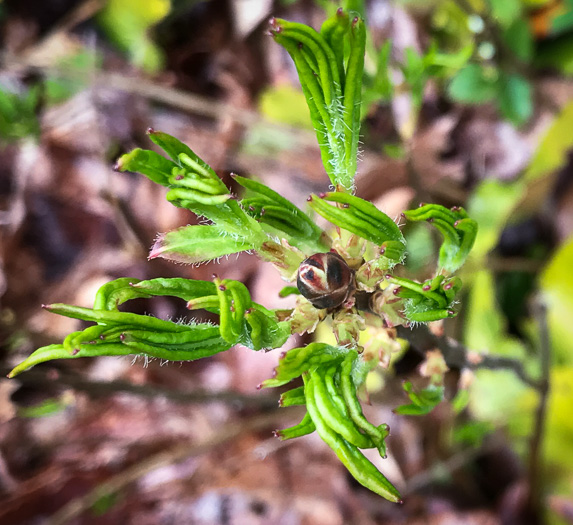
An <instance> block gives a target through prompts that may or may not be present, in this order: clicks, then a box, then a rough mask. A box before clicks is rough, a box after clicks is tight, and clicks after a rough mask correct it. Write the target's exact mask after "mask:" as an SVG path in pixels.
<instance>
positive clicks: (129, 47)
mask: <svg viewBox="0 0 573 525" xmlns="http://www.w3.org/2000/svg"><path fill="white" fill-rule="evenodd" d="M170 7H171V6H170V2H169V0H109V1H107V2H106V3H105V4H104V8H103V9H102V11H101V12H100V13H99V15H98V21H99V23H100V24H101V26H102V27H103V29H104V30H105V31H106V33H107V34H108V36H109V37H110V38H111V39H112V40H113V41H114V42H115V43H116V44H117V45H118V46H119V47H121V48H122V49H124V50H126V51H128V52H129V54H130V55H131V58H132V60H133V62H134V63H135V64H136V65H137V66H141V67H143V68H145V69H146V70H147V71H150V72H154V71H158V70H159V69H160V67H161V64H162V62H163V57H162V51H161V50H160V48H159V47H157V46H156V45H155V44H154V43H153V42H152V41H151V40H150V39H149V37H148V32H149V29H150V28H151V26H153V25H154V24H156V23H157V22H159V21H160V20H161V19H163V18H164V17H165V16H166V15H167V14H168V13H169V10H170Z"/></svg>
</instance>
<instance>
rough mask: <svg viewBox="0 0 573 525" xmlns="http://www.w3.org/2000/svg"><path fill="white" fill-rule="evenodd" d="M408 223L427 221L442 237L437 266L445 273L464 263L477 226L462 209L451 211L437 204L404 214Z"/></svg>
mask: <svg viewBox="0 0 573 525" xmlns="http://www.w3.org/2000/svg"><path fill="white" fill-rule="evenodd" d="M404 215H405V217H406V219H408V220H410V221H428V222H429V223H431V224H432V225H433V226H434V227H435V228H436V229H437V230H438V231H439V232H440V233H441V234H442V236H443V237H444V241H443V243H442V246H441V247H440V257H439V261H438V262H439V265H440V267H441V268H443V269H444V270H446V271H447V272H455V271H456V270H457V269H458V268H460V267H461V266H462V265H463V264H464V262H465V261H466V258H467V256H468V255H469V253H470V250H471V249H472V246H473V245H474V241H475V239H476V235H477V230H478V226H477V223H476V221H474V220H473V219H470V218H469V217H468V214H467V213H466V212H465V210H464V209H463V208H460V207H458V206H455V207H453V208H452V209H451V210H450V209H448V208H445V207H444V206H440V205H439V204H425V205H423V206H420V207H419V208H416V209H415V210H408V211H406V212H404Z"/></svg>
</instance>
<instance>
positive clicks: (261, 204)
mask: <svg viewBox="0 0 573 525" xmlns="http://www.w3.org/2000/svg"><path fill="white" fill-rule="evenodd" d="M233 178H234V179H235V180H236V181H237V182H238V183H239V184H240V185H241V186H243V187H244V188H247V189H248V190H250V191H251V192H253V193H255V194H256V195H257V197H256V198H254V199H249V198H247V199H243V201H242V202H241V204H242V206H243V207H244V209H245V210H247V212H248V213H250V215H251V216H252V217H254V218H256V219H257V220H258V221H259V222H260V223H263V224H266V225H268V226H271V227H273V228H274V229H276V230H278V231H280V232H282V233H285V234H287V236H288V240H289V243H290V244H291V245H292V246H296V247H297V248H300V249H302V250H307V251H309V252H312V253H314V252H323V251H327V250H329V249H330V245H331V241H330V238H329V237H328V235H327V234H326V233H325V232H324V231H322V229H321V228H319V227H318V226H317V225H316V224H315V223H314V221H312V220H311V218H310V217H309V216H308V215H307V214H306V213H304V212H303V211H302V210H300V209H299V208H297V207H296V206H295V205H294V204H292V203H291V202H290V201H289V200H287V199H285V198H284V197H281V196H280V195H279V194H278V193H277V192H275V191H273V190H271V189H270V188H269V187H268V186H265V185H264V184H262V183H260V182H257V181H254V180H252V179H246V178H244V177H240V176H238V175H234V176H233Z"/></svg>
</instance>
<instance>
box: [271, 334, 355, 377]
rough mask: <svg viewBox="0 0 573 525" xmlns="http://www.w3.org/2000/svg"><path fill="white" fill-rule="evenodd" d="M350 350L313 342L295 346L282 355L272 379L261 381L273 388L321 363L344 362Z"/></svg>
mask: <svg viewBox="0 0 573 525" xmlns="http://www.w3.org/2000/svg"><path fill="white" fill-rule="evenodd" d="M347 353H348V350H346V349H345V348H341V347H338V346H331V345H327V344H325V343H311V344H309V345H307V346H303V347H300V348H293V349H292V350H289V351H288V352H285V353H284V354H283V356H282V357H281V359H280V361H279V364H278V366H277V367H276V369H275V374H274V377H273V378H272V379H267V380H265V381H263V383H261V387H262V388H273V387H277V386H281V385H285V384H286V383H289V382H290V381H292V380H293V379H296V378H297V377H300V376H301V375H302V374H304V373H305V372H307V371H308V370H310V369H311V368H314V367H316V366H319V365H324V364H332V363H336V362H342V360H343V359H344V357H345V356H346V354H347Z"/></svg>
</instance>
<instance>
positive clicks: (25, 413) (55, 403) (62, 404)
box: [18, 397, 69, 418]
mask: <svg viewBox="0 0 573 525" xmlns="http://www.w3.org/2000/svg"><path fill="white" fill-rule="evenodd" d="M67 406H69V400H66V399H64V398H63V397H62V398H61V399H58V398H51V399H46V400H45V401H42V402H41V403H39V404H38V405H34V406H30V407H20V408H19V409H18V416H20V417H25V418H37V417H46V416H52V415H54V414H57V413H58V412H61V411H62V410H64V409H65V408H66V407H67Z"/></svg>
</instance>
